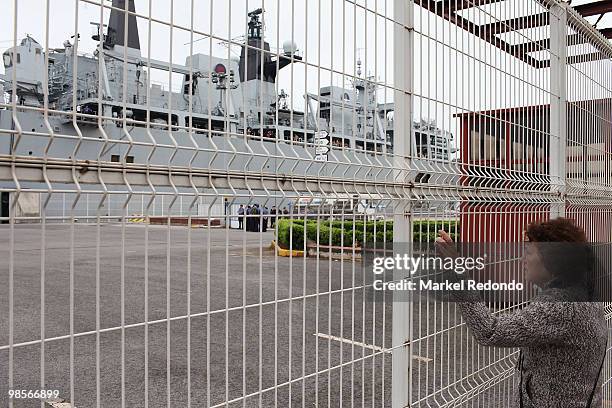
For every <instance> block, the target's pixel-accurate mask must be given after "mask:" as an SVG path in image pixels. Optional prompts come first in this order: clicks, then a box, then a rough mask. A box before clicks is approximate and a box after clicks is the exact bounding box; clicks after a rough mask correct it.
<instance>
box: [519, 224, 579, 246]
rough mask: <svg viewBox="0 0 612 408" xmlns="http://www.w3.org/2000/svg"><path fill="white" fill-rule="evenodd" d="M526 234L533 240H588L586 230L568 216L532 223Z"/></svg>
mask: <svg viewBox="0 0 612 408" xmlns="http://www.w3.org/2000/svg"><path fill="white" fill-rule="evenodd" d="M525 234H526V235H527V238H529V241H532V242H587V237H586V234H585V232H584V230H583V229H582V228H580V227H579V226H577V225H576V224H575V223H574V222H573V221H572V220H570V219H568V218H555V219H554V220H549V221H540V222H534V223H531V224H529V226H528V227H527V231H526V232H525Z"/></svg>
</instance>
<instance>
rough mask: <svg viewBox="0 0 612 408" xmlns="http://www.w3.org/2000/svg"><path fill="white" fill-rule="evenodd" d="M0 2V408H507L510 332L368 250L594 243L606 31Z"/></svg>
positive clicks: (546, 7)
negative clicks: (479, 331)
mask: <svg viewBox="0 0 612 408" xmlns="http://www.w3.org/2000/svg"><path fill="white" fill-rule="evenodd" d="M6 3H7V4H5V5H4V6H3V13H0V48H2V57H3V67H4V71H3V74H2V75H0V95H1V96H2V99H0V198H1V200H0V201H1V207H0V209H1V210H0V211H1V212H0V223H1V225H0V231H2V233H1V234H0V259H2V260H4V262H0V279H2V282H3V284H2V285H0V300H1V302H0V379H1V382H0V405H1V406H9V407H18V406H40V407H46V406H70V407H110V406H112V407H119V406H121V407H126V406H127V407H137V406H138V407H141V406H142V407H158V406H160V407H161V406H167V407H183V406H185V407H190V406H197V407H222V406H223V407H227V406H229V407H240V406H241V407H247V406H248V407H251V406H263V407H287V406H290V407H291V406H295V407H306V406H320V407H340V406H350V407H353V406H372V407H378V406H381V407H394V408H395V407H406V406H411V407H425V406H445V407H450V406H460V407H468V406H469V407H474V406H487V407H512V406H514V405H513V396H514V395H515V394H516V391H515V389H516V386H517V384H516V382H517V380H516V376H515V367H516V361H517V357H518V353H519V352H518V350H517V349H514V348H494V347H484V346H481V345H479V344H478V343H477V342H476V340H475V339H474V337H473V336H472V334H471V333H470V331H469V330H468V328H467V327H466V325H465V323H464V321H463V319H462V317H461V313H460V310H459V308H458V306H457V305H456V304H455V303H452V302H451V303H449V302H445V301H441V300H440V299H438V298H436V297H434V296H430V295H429V294H427V293H426V294H424V295H417V294H415V293H413V292H410V291H405V292H404V293H399V292H398V291H389V290H382V291H380V290H378V289H377V283H376V279H377V273H373V267H372V261H373V258H372V257H374V256H376V255H378V254H383V255H385V256H387V257H389V256H391V255H393V254H400V253H402V252H406V251H409V252H410V253H412V254H413V255H414V254H419V255H423V254H425V253H426V251H425V250H424V249H422V248H423V247H425V246H426V244H428V243H431V242H432V241H434V240H435V238H436V236H437V234H438V231H439V230H446V231H448V232H450V234H451V236H452V237H453V238H454V239H455V240H457V241H460V242H463V243H478V244H482V245H490V247H491V248H497V249H499V248H510V247H512V244H515V243H518V242H521V241H522V240H523V231H524V229H525V227H526V226H527V225H528V224H529V223H530V222H533V221H538V220H543V219H549V218H554V217H558V216H566V217H569V218H572V219H574V220H576V222H577V223H578V224H579V225H581V226H582V227H583V228H584V229H585V230H586V232H587V235H588V237H589V239H590V240H591V241H592V242H596V243H600V244H607V243H609V242H610V240H611V238H612V237H611V236H610V234H611V231H612V230H611V227H612V226H611V222H610V216H611V211H612V207H611V204H610V163H611V158H610V154H611V151H610V137H611V136H612V132H611V131H610V113H611V111H612V109H611V107H612V105H611V104H610V100H612V95H610V92H612V91H611V89H610V86H609V82H610V75H609V66H608V65H610V63H611V58H612V48H610V46H609V44H608V43H607V42H606V40H605V39H603V37H602V36H601V35H600V34H599V33H598V32H597V31H596V30H594V29H593V28H592V27H591V26H590V25H589V24H588V23H586V22H585V20H584V19H582V17H580V16H579V15H578V14H577V13H576V12H575V11H573V9H571V8H570V7H569V6H568V5H565V4H562V3H557V2H556V1H552V0H551V1H548V0H546V1H541V0H533V1H531V0H529V1H513V0H505V1H473V2H472V1H465V0H450V1H426V0H419V1H415V2H408V1H404V0H357V1H353V0H314V1H310V0H309V1H306V0H290V1H285V0H283V1H281V0H231V1H214V0H156V1H153V0H128V1H125V0H112V1H104V0H45V1H43V2H34V1H26V0H20V1H18V0H11V1H8V2H6ZM419 251H421V252H419ZM504 254H505V256H506V257H505V258H502V259H498V260H496V262H494V264H495V265H494V266H492V267H491V269H490V270H492V271H493V274H494V275H495V278H496V279H498V280H499V279H501V280H507V281H510V280H522V278H523V272H522V269H521V266H520V262H519V258H520V257H518V256H516V254H515V253H513V252H512V251H506V252H504ZM419 273H421V271H419ZM427 273H428V272H426V271H425V272H423V274H422V275H419V276H423V277H426V276H427ZM406 277H407V276H406V274H405V273H404V272H403V271H400V270H394V271H393V273H392V276H391V279H390V280H391V281H398V282H399V281H402V280H403V279H404V278H406ZM523 295H524V293H521V296H523ZM486 300H487V302H488V305H489V306H490V307H491V308H492V309H493V310H494V311H495V313H505V312H511V311H513V310H515V309H518V308H520V307H521V306H522V305H524V304H525V302H526V301H527V300H528V299H527V297H525V298H523V297H521V298H516V297H512V296H507V297H502V298H487V299H486ZM608 309H609V308H608ZM609 312H610V311H609V310H607V313H608V314H607V319H609V317H610V313H609ZM611 370H612V366H611V365H610V362H609V360H606V364H605V367H604V372H603V374H602V386H603V390H604V392H603V400H605V401H608V400H612V395H611V394H610V393H611V391H610V378H611V376H612V374H611ZM62 403H64V404H67V405H60V404H62Z"/></svg>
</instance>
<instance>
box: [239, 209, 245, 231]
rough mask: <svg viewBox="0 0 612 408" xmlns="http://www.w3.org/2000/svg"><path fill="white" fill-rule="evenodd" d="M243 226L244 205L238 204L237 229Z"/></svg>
mask: <svg viewBox="0 0 612 408" xmlns="http://www.w3.org/2000/svg"><path fill="white" fill-rule="evenodd" d="M243 228H244V205H242V204H240V207H239V208H238V229H243Z"/></svg>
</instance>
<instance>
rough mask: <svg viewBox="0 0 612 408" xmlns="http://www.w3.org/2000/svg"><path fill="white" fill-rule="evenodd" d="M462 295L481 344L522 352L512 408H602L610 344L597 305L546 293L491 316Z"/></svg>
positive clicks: (465, 313) (467, 317)
mask: <svg viewBox="0 0 612 408" xmlns="http://www.w3.org/2000/svg"><path fill="white" fill-rule="evenodd" d="M465 295H466V294H465V293H464V295H463V296H462V297H461V299H456V300H459V302H460V303H459V307H460V309H461V311H462V315H463V317H464V320H465V322H466V324H467V326H468V327H469V328H470V329H471V332H472V334H473V335H474V337H475V338H476V340H477V341H478V342H479V343H480V344H482V345H486V346H496V347H519V348H520V351H521V353H520V355H519V359H518V361H517V366H516V370H517V374H516V375H517V377H518V381H517V382H516V383H517V384H518V390H516V392H514V397H513V399H514V405H513V406H514V407H516V408H585V407H593V408H594V407H597V408H599V407H601V405H602V402H601V392H600V391H601V384H602V380H603V378H602V375H601V374H600V368H601V365H602V360H603V358H604V356H605V350H606V345H607V338H608V328H607V325H606V321H605V318H604V311H603V305H602V304H601V303H594V302H574V301H572V300H573V299H576V293H575V291H572V290H568V289H559V288H545V289H544V290H543V291H542V292H541V293H540V294H539V295H537V296H536V297H534V299H533V300H532V301H531V302H530V303H529V304H528V305H527V306H525V307H523V308H521V309H518V310H516V311H514V312H508V313H503V312H502V313H500V314H495V315H494V314H492V313H491V311H490V310H489V309H488V307H487V306H486V304H485V303H483V302H481V301H474V297H473V296H474V294H473V293H471V296H472V298H471V299H472V300H471V301H469V300H468V299H466V298H465V297H464V296H465ZM589 399H592V401H591V403H590V405H589Z"/></svg>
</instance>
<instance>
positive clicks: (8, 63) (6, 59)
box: [2, 52, 13, 68]
mask: <svg viewBox="0 0 612 408" xmlns="http://www.w3.org/2000/svg"><path fill="white" fill-rule="evenodd" d="M2 59H3V61H4V68H10V67H11V66H12V65H13V62H12V61H11V54H9V53H8V52H5V53H4V54H3V55H2Z"/></svg>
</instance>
